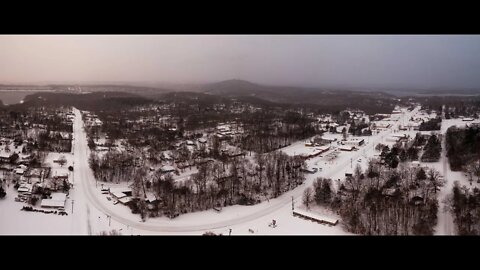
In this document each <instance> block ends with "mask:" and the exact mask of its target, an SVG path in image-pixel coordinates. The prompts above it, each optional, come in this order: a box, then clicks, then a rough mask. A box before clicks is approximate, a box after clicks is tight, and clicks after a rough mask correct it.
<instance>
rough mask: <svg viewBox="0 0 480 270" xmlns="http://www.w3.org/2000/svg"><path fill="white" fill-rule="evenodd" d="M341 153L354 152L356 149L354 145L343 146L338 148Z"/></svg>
mask: <svg viewBox="0 0 480 270" xmlns="http://www.w3.org/2000/svg"><path fill="white" fill-rule="evenodd" d="M338 149H340V150H341V151H353V150H354V149H355V146H352V145H341V146H339V147H338Z"/></svg>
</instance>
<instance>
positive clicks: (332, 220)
mask: <svg viewBox="0 0 480 270" xmlns="http://www.w3.org/2000/svg"><path fill="white" fill-rule="evenodd" d="M293 212H294V213H298V214H300V215H303V216H307V217H312V218H314V219H316V220H320V221H326V222H328V223H331V224H336V223H337V222H338V219H335V218H331V217H327V216H323V215H320V214H318V213H315V212H307V211H304V210H302V209H298V208H297V209H295V210H294V211H293Z"/></svg>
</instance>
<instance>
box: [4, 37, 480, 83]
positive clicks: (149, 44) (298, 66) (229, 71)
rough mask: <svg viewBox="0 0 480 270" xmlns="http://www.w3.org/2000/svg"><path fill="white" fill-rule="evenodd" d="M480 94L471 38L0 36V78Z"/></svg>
mask: <svg viewBox="0 0 480 270" xmlns="http://www.w3.org/2000/svg"><path fill="white" fill-rule="evenodd" d="M227 79H244V80H249V81H252V82H256V83H263V84H271V85H298V86H335V85H338V86H358V87H370V86H377V87H418V88H435V87H443V88H480V36H366V35H360V36H343V35H338V36H309V35H307V36H305V35H299V36H295V35H293V36H288V35H280V36H265V35H256V36H248V35H242V36H210V35H198V36H181V35H174V36H138V35H134V36H0V82H3V83H32V82H55V81H56V82H66V81H70V82H95V81H96V82H99V81H119V82H127V81H128V82H142V81H148V82H155V81H158V82H173V83H192V82H193V83H195V82H215V81H222V80H227Z"/></svg>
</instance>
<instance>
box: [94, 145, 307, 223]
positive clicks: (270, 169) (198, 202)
mask: <svg viewBox="0 0 480 270" xmlns="http://www.w3.org/2000/svg"><path fill="white" fill-rule="evenodd" d="M119 164H120V165H119ZM90 166H91V167H92V170H93V172H94V175H95V177H96V179H97V180H99V181H108V182H110V181H115V182H120V181H126V182H128V183H129V184H130V186H131V187H132V188H133V193H134V197H135V198H136V199H133V200H132V201H131V202H130V203H129V206H130V208H131V209H132V212H133V213H139V214H141V216H142V218H146V217H147V216H158V215H167V216H169V217H175V216H176V215H178V214H181V213H187V212H194V211H201V210H207V209H211V208H217V209H218V208H221V207H224V206H228V205H234V204H240V205H251V204H256V203H259V202H261V201H263V200H268V199H269V198H276V197H278V196H279V195H281V194H282V193H284V192H286V191H288V190H291V189H293V188H295V187H297V186H298V185H300V184H302V183H303V181H304V180H305V177H304V172H303V170H302V169H304V168H305V162H304V160H303V159H301V158H299V157H290V156H287V155H286V154H284V153H282V152H272V153H269V154H263V155H262V154H257V155H255V157H254V158H253V159H248V158H245V157H241V156H239V157H236V158H230V159H226V160H224V161H213V162H207V163H201V164H197V166H196V167H197V168H198V171H197V172H196V173H194V174H192V175H191V177H190V179H188V180H185V181H180V182H175V181H174V180H173V175H172V174H171V173H163V172H161V171H160V170H157V171H153V172H152V171H150V170H148V169H147V168H146V167H145V166H143V165H142V163H141V162H140V163H139V162H138V160H137V161H136V159H135V158H134V157H133V155H131V154H128V153H126V152H122V153H118V152H117V153H115V152H107V153H106V154H105V155H104V156H103V157H101V158H99V157H97V156H96V155H92V156H91V158H90ZM147 193H153V194H154V195H155V197H156V198H157V200H156V201H155V202H154V203H151V202H149V203H147V202H146V201H145V198H146V197H147Z"/></svg>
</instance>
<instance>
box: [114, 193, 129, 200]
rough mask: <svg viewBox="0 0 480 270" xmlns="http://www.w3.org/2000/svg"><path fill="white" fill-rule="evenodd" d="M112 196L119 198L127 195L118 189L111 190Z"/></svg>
mask: <svg viewBox="0 0 480 270" xmlns="http://www.w3.org/2000/svg"><path fill="white" fill-rule="evenodd" d="M111 194H112V197H113V198H115V199H117V200H119V199H121V198H124V197H127V195H126V194H125V193H123V192H120V191H116V192H112V193H111Z"/></svg>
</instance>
